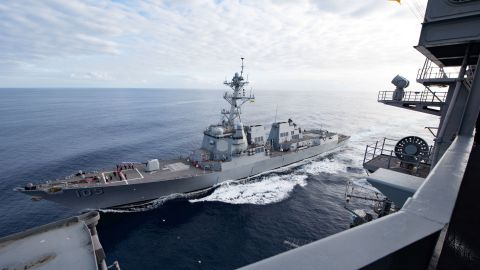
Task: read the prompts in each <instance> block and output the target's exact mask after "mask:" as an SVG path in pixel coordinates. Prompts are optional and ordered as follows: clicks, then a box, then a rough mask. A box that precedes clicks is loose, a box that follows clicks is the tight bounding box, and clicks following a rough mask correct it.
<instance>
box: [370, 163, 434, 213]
mask: <svg viewBox="0 0 480 270" xmlns="http://www.w3.org/2000/svg"><path fill="white" fill-rule="evenodd" d="M424 180H425V179H424V178H421V177H417V176H413V175H408V174H404V173H399V172H396V171H392V170H386V169H383V168H380V169H378V170H376V171H375V172H374V173H372V174H370V175H369V176H367V181H368V182H369V183H370V184H372V186H374V187H375V188H377V189H378V190H380V192H382V193H383V194H384V195H385V196H387V197H388V199H390V200H391V201H393V203H395V205H396V206H397V207H401V206H403V204H404V203H405V201H407V199H408V198H410V197H412V196H413V194H414V193H415V192H416V191H417V189H418V188H419V187H420V185H421V184H422V183H423V181H424Z"/></svg>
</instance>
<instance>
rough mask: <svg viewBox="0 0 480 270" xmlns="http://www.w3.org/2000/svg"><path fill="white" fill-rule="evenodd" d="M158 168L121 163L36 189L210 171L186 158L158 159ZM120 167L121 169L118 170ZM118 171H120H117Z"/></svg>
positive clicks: (168, 176) (48, 183) (81, 185)
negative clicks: (154, 169) (152, 168)
mask: <svg viewBox="0 0 480 270" xmlns="http://www.w3.org/2000/svg"><path fill="white" fill-rule="evenodd" d="M159 163H160V169H159V170H157V171H151V172H149V171H146V166H145V164H144V163H122V164H118V168H119V169H118V170H117V167H113V168H111V169H105V170H100V171H94V172H88V173H76V174H74V175H71V176H68V177H66V178H65V179H59V180H55V181H49V182H47V183H45V184H40V185H36V189H44V190H47V189H50V188H53V187H62V188H68V187H72V188H78V187H95V186H105V185H115V184H132V183H135V182H149V181H165V180H172V179H178V178H185V177H193V176H198V175H203V174H209V173H212V172H211V171H205V170H203V169H199V168H196V167H194V166H192V165H191V164H190V163H188V162H187V161H186V160H181V159H175V160H159ZM120 168H121V170H120ZM118 171H120V172H121V173H118Z"/></svg>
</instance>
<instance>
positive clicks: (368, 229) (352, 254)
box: [240, 136, 473, 270]
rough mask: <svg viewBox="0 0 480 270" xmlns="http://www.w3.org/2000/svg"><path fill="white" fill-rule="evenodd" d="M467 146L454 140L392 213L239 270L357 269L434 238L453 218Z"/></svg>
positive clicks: (462, 138) (468, 138)
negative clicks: (429, 171)
mask: <svg viewBox="0 0 480 270" xmlns="http://www.w3.org/2000/svg"><path fill="white" fill-rule="evenodd" d="M472 143H473V138H472V137H471V136H459V137H458V138H457V139H456V140H455V142H454V143H453V144H452V146H451V147H450V148H449V149H448V150H447V152H446V153H445V155H444V156H443V157H442V159H441V160H440V161H439V162H438V164H437V166H436V167H435V168H434V169H433V171H432V172H431V173H430V175H429V176H428V177H427V178H426V180H425V182H424V183H423V185H422V186H421V187H420V188H419V190H418V191H417V193H416V194H415V195H414V196H413V197H412V198H411V199H410V200H408V201H407V202H406V204H405V205H404V207H403V208H402V209H401V210H400V211H398V212H397V213H394V214H391V215H388V216H386V217H383V218H380V219H377V220H375V221H372V222H370V223H366V224H363V225H360V226H358V227H355V228H353V229H350V230H347V231H344V232H341V233H337V234H334V235H332V236H329V237H327V238H324V239H321V240H318V241H316V242H313V243H310V244H308V245H305V246H302V247H299V248H297V249H294V250H291V251H288V252H285V253H282V254H279V255H276V256H274V257H271V258H268V259H265V260H262V261H260V262H257V263H254V264H251V265H249V266H246V267H243V268H240V269H243V270H255V269H262V270H267V269H272V270H273V269H298V270H301V269H305V270H307V269H359V268H361V267H364V266H367V265H369V264H371V263H373V262H375V261H377V260H379V259H381V258H383V257H385V256H387V255H389V254H391V253H393V252H395V251H398V250H400V249H402V248H403V247H405V246H407V245H410V244H412V243H414V242H416V241H419V240H420V239H423V238H425V237H427V236H429V235H431V234H433V233H436V232H439V231H440V230H442V228H443V227H444V226H445V225H446V224H447V223H448V221H449V220H450V217H451V215H452V211H453V207H454V205H455V199H456V197H457V194H458V191H459V187H460V184H461V182H462V178H463V174H464V172H465V167H466V165H467V161H468V157H469V153H470V150H471V147H472Z"/></svg>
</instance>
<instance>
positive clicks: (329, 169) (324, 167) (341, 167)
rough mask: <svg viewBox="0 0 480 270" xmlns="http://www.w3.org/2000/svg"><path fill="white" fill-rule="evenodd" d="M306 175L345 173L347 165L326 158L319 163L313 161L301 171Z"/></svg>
mask: <svg viewBox="0 0 480 270" xmlns="http://www.w3.org/2000/svg"><path fill="white" fill-rule="evenodd" d="M301 170H302V171H304V172H305V173H308V174H313V175H319V174H321V173H329V174H338V173H345V172H346V171H347V166H346V164H345V163H343V162H340V161H337V159H335V158H325V159H323V160H319V161H313V162H311V163H309V164H306V165H304V166H303V168H302V169H301Z"/></svg>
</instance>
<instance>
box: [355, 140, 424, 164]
mask: <svg viewBox="0 0 480 270" xmlns="http://www.w3.org/2000/svg"><path fill="white" fill-rule="evenodd" d="M390 141H393V142H395V143H394V144H389V143H388V142H390ZM397 141H398V140H394V139H389V138H383V142H382V143H381V146H380V145H379V141H377V142H376V143H375V146H371V145H367V146H366V147H365V153H364V155H363V164H365V163H367V162H369V161H371V160H373V159H374V158H376V157H378V156H381V155H383V156H388V166H387V169H390V168H391V167H390V165H391V160H392V158H395V159H398V158H397V154H401V155H403V156H407V157H415V155H408V154H405V153H401V152H398V151H395V150H394V149H395V148H394V147H395V145H396V142H397ZM385 146H387V147H385ZM391 148H393V149H391ZM430 154H431V147H430V149H429V157H428V159H427V160H423V159H419V160H418V161H405V160H404V161H402V162H403V163H407V164H412V165H416V166H420V165H431V162H432V160H431V155H430Z"/></svg>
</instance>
